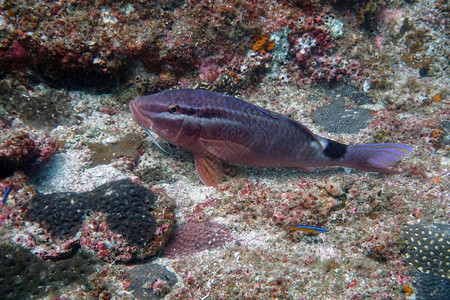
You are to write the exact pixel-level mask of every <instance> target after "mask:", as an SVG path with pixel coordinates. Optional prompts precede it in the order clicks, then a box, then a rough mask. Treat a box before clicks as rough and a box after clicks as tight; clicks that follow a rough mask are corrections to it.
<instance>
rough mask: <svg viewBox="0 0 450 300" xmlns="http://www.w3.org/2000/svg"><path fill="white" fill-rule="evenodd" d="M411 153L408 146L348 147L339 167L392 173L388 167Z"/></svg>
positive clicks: (365, 145)
mask: <svg viewBox="0 0 450 300" xmlns="http://www.w3.org/2000/svg"><path fill="white" fill-rule="evenodd" d="M412 151H413V149H412V148H411V147H410V146H407V145H402V144H361V145H350V146H348V148H347V151H346V153H345V155H344V157H342V158H341V162H340V163H339V165H341V166H342V167H348V168H353V169H359V170H364V171H369V172H379V173H394V172H395V171H393V170H392V169H391V168H390V167H391V166H392V165H393V164H395V163H396V162H398V161H400V160H402V159H403V158H405V157H406V156H408V155H409V153H411V152H412Z"/></svg>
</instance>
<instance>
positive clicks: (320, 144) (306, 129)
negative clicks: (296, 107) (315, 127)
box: [282, 115, 323, 151]
mask: <svg viewBox="0 0 450 300" xmlns="http://www.w3.org/2000/svg"><path fill="white" fill-rule="evenodd" d="M282 116H283V115H282ZM283 117H284V118H286V120H287V121H288V122H290V123H291V124H293V125H295V126H296V127H298V128H300V129H302V130H304V131H306V132H308V133H309V134H310V135H311V137H312V138H313V139H314V140H315V141H316V142H317V144H318V145H319V147H320V149H321V151H323V145H322V142H321V141H320V139H319V137H318V136H317V135H315V134H314V133H313V132H312V131H311V130H309V128H308V127H306V126H305V125H303V124H302V123H300V122H298V121H296V120H294V119H291V118H289V117H287V116H283Z"/></svg>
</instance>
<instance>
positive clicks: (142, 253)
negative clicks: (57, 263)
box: [25, 179, 174, 261]
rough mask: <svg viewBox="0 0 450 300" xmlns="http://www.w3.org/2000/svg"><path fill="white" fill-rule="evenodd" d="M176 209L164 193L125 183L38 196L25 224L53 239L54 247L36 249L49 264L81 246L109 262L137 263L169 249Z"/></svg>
mask: <svg viewBox="0 0 450 300" xmlns="http://www.w3.org/2000/svg"><path fill="white" fill-rule="evenodd" d="M173 208H174V203H173V200H171V199H169V198H168V197H166V196H165V195H164V194H163V193H162V192H159V191H156V190H150V189H147V188H145V187H143V186H141V185H139V184H137V183H134V182H133V181H131V180H129V179H124V180H119V181H114V182H110V183H107V184H104V185H102V186H100V187H98V188H96V189H94V190H92V191H89V192H84V193H54V194H47V195H43V194H37V195H36V196H34V197H33V199H32V204H31V206H30V208H29V210H28V211H27V212H26V214H25V219H26V220H28V221H32V222H37V223H38V224H39V226H40V227H43V228H44V229H45V230H46V231H47V232H48V233H49V235H50V237H49V238H51V240H52V241H51V242H50V243H49V244H50V245H49V246H48V247H40V248H36V249H39V250H37V251H38V253H37V255H39V256H40V257H41V258H43V259H55V258H60V257H62V256H65V255H67V253H71V252H72V251H73V249H75V248H76V247H78V246H81V247H82V248H85V249H88V250H90V251H92V252H93V253H94V254H95V255H97V256H98V257H100V258H102V259H104V260H106V261H117V260H119V261H131V260H136V259H143V258H145V257H148V256H152V255H154V254H155V253H156V252H157V251H158V250H160V249H161V247H162V246H163V245H164V244H165V242H166V239H167V237H168V236H169V235H170V233H171V230H172V226H173V224H174V212H173ZM51 244H56V245H57V247H55V245H51ZM36 249H35V250H36ZM55 249H58V250H55Z"/></svg>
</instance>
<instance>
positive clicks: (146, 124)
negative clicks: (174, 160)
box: [130, 99, 170, 154]
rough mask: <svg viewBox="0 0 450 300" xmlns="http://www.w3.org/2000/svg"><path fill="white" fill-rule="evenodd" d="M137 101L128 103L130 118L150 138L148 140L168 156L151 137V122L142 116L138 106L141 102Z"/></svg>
mask: <svg viewBox="0 0 450 300" xmlns="http://www.w3.org/2000/svg"><path fill="white" fill-rule="evenodd" d="M138 100H139V99H135V100H133V101H131V102H130V110H131V117H132V118H133V120H135V121H136V123H138V124H139V125H141V127H142V129H144V131H145V132H146V133H147V134H148V135H149V136H150V138H151V139H152V140H153V142H154V143H155V144H156V146H157V147H158V148H159V149H161V150H162V151H164V152H165V153H167V154H170V153H169V152H168V151H167V150H165V149H164V148H163V147H161V145H160V144H158V142H157V141H156V139H155V138H154V137H153V135H152V133H151V132H150V130H152V124H153V123H152V121H151V120H150V118H149V117H147V116H145V115H144V114H142V112H141V109H140V105H142V102H139V101H138Z"/></svg>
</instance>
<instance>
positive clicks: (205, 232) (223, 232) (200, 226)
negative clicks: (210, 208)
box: [163, 221, 234, 258]
mask: <svg viewBox="0 0 450 300" xmlns="http://www.w3.org/2000/svg"><path fill="white" fill-rule="evenodd" d="M233 240H234V239H233V237H232V236H231V234H230V232H229V230H228V228H227V227H226V226H224V225H221V224H218V223H215V222H210V221H206V222H186V223H183V224H181V225H180V226H179V227H178V228H177V229H175V231H174V234H173V236H172V237H171V239H170V240H169V242H168V244H167V246H166V248H165V249H164V252H163V256H165V257H169V258H175V257H180V256H181V257H182V256H186V255H189V254H194V253H197V252H201V251H203V250H210V249H215V248H218V247H222V246H224V245H225V244H226V243H227V242H231V241H233Z"/></svg>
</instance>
